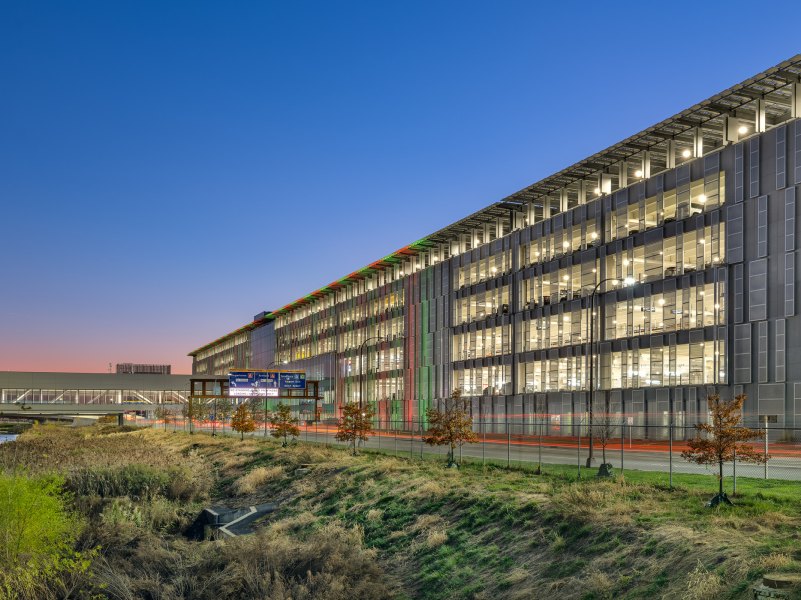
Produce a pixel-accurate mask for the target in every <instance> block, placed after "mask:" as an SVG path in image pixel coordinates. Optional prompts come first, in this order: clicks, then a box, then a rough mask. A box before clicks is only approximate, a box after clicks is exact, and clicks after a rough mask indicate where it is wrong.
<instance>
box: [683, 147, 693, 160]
mask: <svg viewBox="0 0 801 600" xmlns="http://www.w3.org/2000/svg"><path fill="white" fill-rule="evenodd" d="M690 154H692V152H690V151H689V150H687V149H686V148H685V149H684V150H682V151H681V155H682V156H683V157H684V158H690Z"/></svg>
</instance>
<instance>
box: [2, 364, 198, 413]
mask: <svg viewBox="0 0 801 600" xmlns="http://www.w3.org/2000/svg"><path fill="white" fill-rule="evenodd" d="M118 366H123V365H118ZM166 367H167V368H168V369H169V365H166ZM189 377H190V376H189V375H172V374H160V373H158V374H153V375H150V376H148V377H141V376H140V375H133V374H130V373H119V374H115V373H41V372H21V371H0V404H13V403H15V402H23V403H25V404H39V403H44V404H48V403H50V404H123V403H137V402H140V403H146V404H154V405H155V404H181V403H184V402H186V401H187V398H188V397H189Z"/></svg>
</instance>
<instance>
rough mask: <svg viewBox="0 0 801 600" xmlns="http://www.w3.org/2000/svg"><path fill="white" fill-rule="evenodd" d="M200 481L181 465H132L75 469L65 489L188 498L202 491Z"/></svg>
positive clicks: (103, 494) (144, 497) (109, 494)
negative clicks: (158, 466)
mask: <svg viewBox="0 0 801 600" xmlns="http://www.w3.org/2000/svg"><path fill="white" fill-rule="evenodd" d="M203 484H204V482H203V481H200V480H197V479H195V478H194V477H193V476H192V473H191V472H190V471H189V470H188V469H185V468H182V467H169V468H166V469H164V468H156V467H149V466H147V465H136V464H132V465H123V466H120V467H88V468H84V469H79V470H76V471H73V472H71V473H70V474H69V475H68V476H67V480H66V487H67V489H68V490H69V491H71V492H72V493H74V494H75V495H76V496H91V495H96V496H100V497H101V498H114V497H122V496H128V497H130V498H132V499H134V500H149V499H151V498H154V497H156V496H164V497H166V498H169V499H172V500H183V501H191V500H194V499H196V498H198V497H202V496H203V495H204V494H205V489H204V485H203Z"/></svg>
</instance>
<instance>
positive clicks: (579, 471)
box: [576, 419, 582, 479]
mask: <svg viewBox="0 0 801 600" xmlns="http://www.w3.org/2000/svg"><path fill="white" fill-rule="evenodd" d="M581 421H582V419H579V420H578V436H577V437H576V439H577V440H578V444H577V449H576V466H577V467H578V479H581Z"/></svg>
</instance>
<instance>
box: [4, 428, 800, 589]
mask: <svg viewBox="0 0 801 600" xmlns="http://www.w3.org/2000/svg"><path fill="white" fill-rule="evenodd" d="M126 436H131V439H130V440H129V439H126ZM108 438H109V436H108V435H104V436H98V442H99V444H100V445H101V446H102V445H104V444H106V443H107V439H108ZM120 439H121V440H123V441H122V444H123V446H124V447H131V448H133V447H134V446H133V445H134V444H138V445H149V446H151V447H152V448H154V449H156V450H157V452H158V453H160V454H162V455H164V456H169V457H175V458H176V459H177V460H179V461H189V462H190V463H192V464H194V463H195V462H197V463H198V464H203V465H205V466H206V469H207V471H208V470H209V469H208V465H209V464H213V465H216V467H217V469H218V470H217V472H216V474H218V476H219V477H220V479H221V481H222V482H224V485H219V486H217V487H216V488H215V489H216V490H217V491H218V493H220V494H222V495H223V497H220V498H217V500H218V501H221V502H225V501H226V500H228V499H227V498H225V497H224V495H225V494H230V493H231V492H233V491H235V492H236V493H237V494H255V493H258V494H259V495H260V496H263V497H265V498H269V499H270V500H271V501H275V502H277V503H278V504H279V506H281V509H280V510H279V512H277V513H275V514H274V515H272V516H271V517H270V518H269V519H267V520H266V521H265V523H264V525H263V526H262V530H261V532H260V533H259V534H258V535H257V536H255V537H252V538H249V539H248V540H241V541H240V540H234V541H230V540H226V541H225V542H222V543H217V544H216V545H215V544H209V543H205V542H204V543H199V544H188V543H186V542H183V541H181V540H180V539H177V538H171V537H170V536H161V538H160V539H158V538H155V537H153V536H152V535H151V534H150V533H149V532H150V531H154V530H160V531H164V530H171V529H174V528H175V525H174V524H173V525H170V523H171V522H172V523H174V522H175V521H174V519H172V515H171V510H172V507H171V505H168V504H164V505H162V506H160V507H157V508H156V509H155V510H152V511H151V513H147V512H145V510H144V507H143V506H142V505H140V504H137V503H136V502H133V503H130V504H126V503H125V502H117V501H115V502H117V504H116V505H115V506H114V508H110V509H108V512H104V513H103V514H104V517H103V518H104V519H105V520H106V521H107V522H106V523H103V524H101V525H102V527H101V528H100V529H98V530H97V531H96V532H95V534H94V535H95V538H93V539H94V542H93V543H95V544H99V545H101V546H102V547H103V548H104V549H112V548H113V550H109V552H108V554H107V555H106V556H107V557H108V561H107V562H108V564H107V568H105V567H102V565H101V567H102V568H101V569H100V570H101V571H102V572H103V573H104V579H103V581H104V583H107V584H108V587H107V588H105V589H107V590H109V591H110V592H111V591H112V590H114V591H113V593H110V595H111V596H112V597H117V598H127V597H143V596H152V597H160V598H163V599H165V600H171V599H172V598H178V597H193V598H198V599H199V600H202V599H203V598H211V597H219V598H235V597H260V598H289V597H292V598H297V599H300V600H304V599H305V600H309V599H312V598H333V599H338V598H361V597H363V598H374V597H375V598H379V597H381V598H383V597H387V598H389V597H392V595H393V593H394V592H395V591H396V588H395V587H394V584H391V585H387V583H386V581H387V580H386V575H385V573H386V572H389V573H392V574H393V575H397V576H398V577H401V578H403V579H404V580H405V582H406V583H405V585H404V589H402V593H401V596H404V597H416V596H418V595H423V594H425V595H426V597H428V598H432V599H435V598H452V597H454V598H455V597H465V598H476V599H477V598H498V599H512V598H515V599H516V598H520V599H523V598H550V597H560V598H561V597H564V598H583V597H587V598H589V597H592V598H623V597H628V598H635V597H653V598H660V597H664V598H691V599H692V598H697V599H698V600H701V599H703V598H714V597H729V596H731V597H732V598H734V597H740V596H737V595H736V594H737V593H739V592H736V591H735V590H736V589H737V588H735V586H737V585H738V584H741V582H744V581H749V580H751V579H753V578H754V577H756V576H757V575H755V574H758V573H759V572H761V571H764V570H771V571H772V570H778V571H794V570H799V568H800V567H799V565H798V564H797V562H796V561H795V560H794V559H793V558H791V557H790V554H792V552H793V551H792V550H787V548H791V547H792V546H790V545H787V544H789V543H794V542H792V539H793V538H792V534H791V532H793V531H796V528H797V525H798V524H799V523H800V522H801V517H800V516H799V515H798V514H797V513H798V510H797V509H796V508H795V507H794V505H791V504H789V503H786V504H784V505H778V509H776V508H774V509H770V508H769V507H768V508H765V506H767V504H766V503H764V502H763V504H761V505H758V506H753V505H752V507H751V508H746V507H743V505H742V504H741V505H740V506H738V507H737V509H736V510H718V511H707V510H705V509H703V508H702V507H703V502H704V501H705V500H706V499H707V492H706V489H703V490H702V491H700V492H699V491H697V490H696V491H692V490H689V491H688V490H681V489H678V490H673V491H670V490H666V489H665V488H664V487H662V486H660V485H659V484H658V483H642V482H641V483H637V477H641V476H638V475H637V474H636V473H633V474H631V475H629V477H628V478H627V479H623V478H617V479H615V480H607V481H598V480H595V479H594V478H593V479H591V480H583V481H581V482H575V481H574V480H571V479H570V478H569V477H563V476H560V475H559V474H558V473H557V472H556V468H555V467H554V468H553V469H552V470H553V471H554V473H550V474H546V475H545V476H536V477H534V476H532V475H531V474H527V473H523V472H514V471H511V472H510V471H505V470H501V469H497V468H494V467H486V468H480V467H477V466H476V467H470V466H468V467H466V468H464V469H460V470H455V469H450V470H448V469H444V468H443V467H442V466H441V465H439V464H438V463H431V462H425V463H420V462H416V461H409V460H405V459H402V458H385V457H379V456H376V455H373V454H370V453H367V452H365V453H364V454H363V455H362V456H359V457H351V456H349V455H348V454H347V453H346V452H345V451H342V450H338V449H331V448H325V447H322V446H311V445H305V444H303V443H299V444H297V445H292V446H290V447H288V448H281V447H280V446H278V444H276V443H275V442H273V441H271V440H268V441H261V440H256V441H248V442H245V443H244V444H241V445H240V444H239V440H231V439H230V438H211V437H209V436H205V435H195V436H191V437H190V436H187V435H182V434H178V435H173V436H171V435H166V434H160V433H159V432H143V433H136V434H125V435H122V436H120ZM137 440H138V441H137ZM83 443H93V442H92V441H91V440H89V439H86V438H85V439H84V440H83ZM43 448H45V446H44V445H42V446H40V450H41V449H43ZM165 449H166V450H165ZM74 450H75V451H76V452H77V454H76V456H77V457H78V458H77V461H78V463H80V464H85V463H84V462H82V461H89V460H92V459H91V458H88V457H86V456H85V455H84V453H83V450H82V449H81V448H74ZM136 452H141V453H142V454H141V456H150V454H147V453H148V452H149V450H147V449H144V448H140V449H138V450H136ZM1 457H2V450H1V449H0V458H1ZM104 460H105V459H104ZM123 460H124V459H123ZM160 460H161V461H162V463H160V464H164V462H165V461H164V458H163V457H162V458H161V459H160ZM66 462H69V459H67V461H66ZM301 464H312V465H314V468H313V469H312V470H311V471H310V472H309V473H307V474H305V475H303V476H297V477H296V476H293V475H291V474H292V473H294V469H295V468H296V467H298V466H299V465H301ZM249 467H250V468H251V470H250V471H249V472H247V473H245V472H244V471H245V470H247V469H248V468H249ZM231 482H233V483H231ZM229 484H230V485H229ZM741 502H742V501H741ZM88 504H89V503H87V505H88ZM97 510H98V512H100V509H97ZM137 511H138V512H137ZM782 513H784V514H782ZM179 517H180V515H179ZM171 519H172V521H171ZM148 536H150V537H148ZM782 536H783V537H782ZM365 540H366V541H365ZM766 540H771V542H772V541H773V540H781V541H779V542H776V543H766ZM781 544H785V545H781ZM345 547H347V550H345ZM368 547H369V549H368ZM337 553H339V554H340V555H341V556H334V555H335V554H337ZM793 556H795V555H794V554H793ZM291 557H294V558H291ZM343 557H346V558H347V560H348V561H350V563H349V564H345V562H343V561H344V560H345V558H343ZM126 561H127V562H126ZM368 563H369V565H370V566H369V568H368V567H367V566H366V565H368ZM190 565H191V568H190ZM382 565H383V566H384V567H385V568H384V570H382ZM104 568H105V570H103V569H104ZM360 569H365V570H364V573H365V576H364V578H363V579H358V581H357V578H358V577H361V575H362V574H361V573H360V572H359V571H360ZM360 586H365V587H363V588H362V587H360ZM739 589H740V590H742V589H743V588H742V587H740V588H739ZM382 594H383V595H382ZM741 596H742V594H741Z"/></svg>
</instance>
